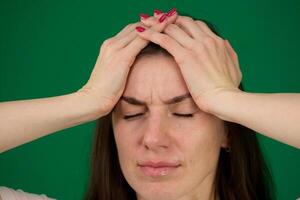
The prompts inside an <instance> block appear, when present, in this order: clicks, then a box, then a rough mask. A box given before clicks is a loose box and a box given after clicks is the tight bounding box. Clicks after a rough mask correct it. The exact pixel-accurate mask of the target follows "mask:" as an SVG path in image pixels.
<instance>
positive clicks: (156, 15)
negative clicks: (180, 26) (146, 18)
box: [153, 9, 164, 18]
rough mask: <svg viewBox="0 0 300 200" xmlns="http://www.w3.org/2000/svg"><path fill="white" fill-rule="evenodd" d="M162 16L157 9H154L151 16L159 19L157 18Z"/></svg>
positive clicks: (161, 12)
mask: <svg viewBox="0 0 300 200" xmlns="http://www.w3.org/2000/svg"><path fill="white" fill-rule="evenodd" d="M163 14H164V12H163V11H161V10H158V9H154V12H153V16H154V17H156V18H159V17H160V16H162V15H163Z"/></svg>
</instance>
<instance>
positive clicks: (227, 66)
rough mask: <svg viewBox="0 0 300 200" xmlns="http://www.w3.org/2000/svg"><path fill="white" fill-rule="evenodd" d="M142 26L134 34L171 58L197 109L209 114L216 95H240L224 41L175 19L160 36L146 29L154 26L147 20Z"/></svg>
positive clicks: (201, 26)
mask: <svg viewBox="0 0 300 200" xmlns="http://www.w3.org/2000/svg"><path fill="white" fill-rule="evenodd" d="M160 15H162V14H160ZM160 15H156V16H157V17H160ZM142 22H143V24H145V26H143V27H144V28H146V30H145V31H143V32H138V34H139V36H140V37H142V38H144V39H147V40H149V41H151V42H153V43H156V44H158V45H160V46H161V47H163V48H164V49H166V50H167V51H168V52H169V53H170V54H172V55H173V57H174V59H175V61H176V62H177V64H178V66H179V68H180V71H181V73H182V75H183V78H184V80H185V82H186V84H187V87H188V89H189V91H190V94H191V96H192V98H193V99H194V101H195V103H196V104H197V105H198V107H199V108H200V109H202V110H203V111H205V112H210V108H209V105H210V104H209V101H210V100H212V101H213V99H214V98H216V95H217V94H218V93H220V92H223V91H228V90H229V91H237V92H240V91H241V90H240V89H239V88H238V87H239V84H240V82H241V80H242V73H241V71H240V68H239V62H238V57H237V54H236V53H235V51H234V50H233V48H232V47H231V46H230V44H229V42H228V41H227V40H223V39H222V38H220V37H219V36H217V35H215V34H214V33H213V32H212V31H211V30H210V28H209V27H208V26H207V25H206V24H205V23H204V22H202V21H199V20H196V21H194V20H193V19H192V18H190V17H187V16H179V15H178V17H177V20H176V22H175V23H173V24H169V25H168V26H167V27H166V28H165V29H164V31H163V32H162V33H160V32H156V31H153V30H150V29H148V28H147V26H149V25H151V23H156V22H154V21H147V19H144V20H142Z"/></svg>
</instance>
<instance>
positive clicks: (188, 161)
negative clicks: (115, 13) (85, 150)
mask: <svg viewBox="0 0 300 200" xmlns="http://www.w3.org/2000/svg"><path fill="white" fill-rule="evenodd" d="M154 59H155V64H154V62H153V60H154ZM186 93H189V91H188V89H187V86H186V84H185V82H184V79H183V77H182V75H181V73H180V70H179V68H178V66H177V64H176V62H175V61H174V59H173V58H172V57H167V56H166V55H163V54H157V55H151V56H147V57H145V56H144V57H141V58H140V59H138V60H137V61H136V63H135V64H134V66H133V67H132V69H131V72H130V74H129V77H128V81H127V84H126V87H125V90H124V93H123V96H129V97H135V98H136V99H139V100H142V101H145V102H146V103H147V105H146V106H137V105H132V104H129V103H127V102H126V101H123V100H119V102H118V103H117V105H116V107H115V109H114V111H113V113H112V123H113V130H114V136H115V141H116V145H117V149H118V154H119V161H120V165H121V169H122V172H123V174H124V176H125V178H126V180H127V182H128V183H129V184H130V185H131V187H132V188H133V189H134V190H135V191H136V193H137V197H138V200H188V199H201V200H206V199H214V198H215V197H214V196H213V194H212V189H213V186H212V183H213V180H214V177H215V172H216V166H217V162H218V158H219V151H220V148H221V147H226V146H227V143H228V141H227V137H226V136H227V135H226V130H225V126H224V121H222V120H221V119H219V118H217V117H215V116H214V115H211V114H209V113H206V112H204V111H202V110H200V109H199V107H197V105H196V104H195V102H194V100H193V99H192V98H186V99H184V100H183V101H181V102H178V103H176V104H173V105H166V104H164V101H166V100H168V99H171V98H173V97H175V96H180V95H182V94H186ZM138 113H144V114H143V115H140V116H136V117H134V118H131V119H128V120H129V121H128V120H126V119H124V118H123V117H124V115H135V114H138ZM174 113H180V114H187V113H194V115H193V117H178V116H175V115H174ZM141 160H143V161H145V160H146V161H148V160H160V161H161V160H164V161H178V162H180V164H181V166H180V167H179V168H177V169H176V171H174V173H171V174H167V175H166V176H159V177H150V176H146V175H144V174H143V173H142V172H141V171H140V169H139V168H138V166H137V162H139V161H141Z"/></svg>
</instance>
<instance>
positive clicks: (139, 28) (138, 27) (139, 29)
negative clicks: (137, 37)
mask: <svg viewBox="0 0 300 200" xmlns="http://www.w3.org/2000/svg"><path fill="white" fill-rule="evenodd" d="M135 29H136V30H137V31H138V32H143V31H144V30H145V28H144V27H141V26H137V27H135Z"/></svg>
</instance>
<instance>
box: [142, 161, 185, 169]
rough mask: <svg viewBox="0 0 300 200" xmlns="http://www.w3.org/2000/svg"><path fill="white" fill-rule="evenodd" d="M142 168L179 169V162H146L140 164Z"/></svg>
mask: <svg viewBox="0 0 300 200" xmlns="http://www.w3.org/2000/svg"><path fill="white" fill-rule="evenodd" d="M138 165H139V166H140V167H156V168H158V167H178V166H179V165H180V164H179V163H178V162H166V161H156V162H155V161H145V162H140V163H138Z"/></svg>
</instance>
